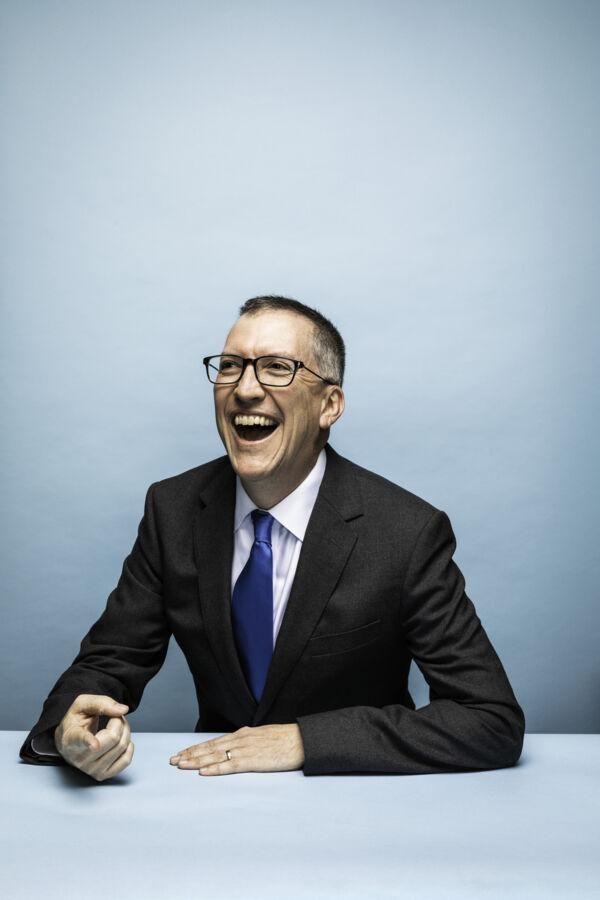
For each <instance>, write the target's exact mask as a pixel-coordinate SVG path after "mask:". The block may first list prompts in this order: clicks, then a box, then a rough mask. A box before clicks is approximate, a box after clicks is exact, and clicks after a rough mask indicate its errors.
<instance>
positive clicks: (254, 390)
mask: <svg viewBox="0 0 600 900" xmlns="http://www.w3.org/2000/svg"><path fill="white" fill-rule="evenodd" d="M235 394H236V396H237V397H238V398H239V399H240V400H255V399H256V398H257V397H259V398H261V397H264V395H265V392H264V390H263V386H262V384H261V383H260V381H258V380H257V378H256V375H255V373H254V366H253V365H251V364H250V363H249V364H248V365H247V366H246V367H245V368H244V373H243V375H242V377H241V378H240V380H239V381H238V383H237V384H236V386H235Z"/></svg>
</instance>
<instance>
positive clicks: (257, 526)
mask: <svg viewBox="0 0 600 900" xmlns="http://www.w3.org/2000/svg"><path fill="white" fill-rule="evenodd" d="M250 515H251V516H252V522H253V523H254V540H255V541H261V542H263V543H265V544H270V543H271V528H272V527H273V522H274V519H273V516H272V515H271V514H270V513H268V512H265V511H264V510H262V509H253V510H252V512H251V514H250Z"/></svg>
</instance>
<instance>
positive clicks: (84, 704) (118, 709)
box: [67, 694, 129, 717]
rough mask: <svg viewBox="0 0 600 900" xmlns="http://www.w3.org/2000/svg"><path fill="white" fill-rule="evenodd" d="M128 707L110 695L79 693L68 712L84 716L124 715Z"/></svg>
mask: <svg viewBox="0 0 600 900" xmlns="http://www.w3.org/2000/svg"><path fill="white" fill-rule="evenodd" d="M128 711H129V707H128V706H126V705H125V704H124V703H118V702H117V701H116V700H113V698H112V697H107V696H104V695H102V694H80V695H79V696H78V697H77V698H76V699H75V700H74V701H73V703H72V704H71V706H70V708H69V710H68V713H69V712H72V713H73V714H74V715H82V714H83V715H86V716H111V717H116V716H124V715H125V713H127V712H128ZM68 713H67V714H68Z"/></svg>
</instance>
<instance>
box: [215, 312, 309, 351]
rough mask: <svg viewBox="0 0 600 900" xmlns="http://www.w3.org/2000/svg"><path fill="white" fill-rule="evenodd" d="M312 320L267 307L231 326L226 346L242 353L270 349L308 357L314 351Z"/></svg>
mask: <svg viewBox="0 0 600 900" xmlns="http://www.w3.org/2000/svg"><path fill="white" fill-rule="evenodd" d="M312 331H313V325H312V322H311V321H310V320H309V319H307V318H305V317H304V316H299V315H296V313H293V312H288V311H286V310H281V311H273V310H265V311H264V312H259V313H254V314H252V313H246V315H243V316H240V318H239V319H238V320H237V322H236V323H235V324H234V326H233V328H232V329H231V330H230V332H229V334H228V335H227V339H226V341H225V347H224V349H225V350H227V352H229V353H239V354H240V356H252V357H254V356H262V355H265V354H269V353H278V354H282V355H288V356H293V357H294V358H299V359H302V358H305V357H307V355H308V354H309V352H310V346H311V337H312Z"/></svg>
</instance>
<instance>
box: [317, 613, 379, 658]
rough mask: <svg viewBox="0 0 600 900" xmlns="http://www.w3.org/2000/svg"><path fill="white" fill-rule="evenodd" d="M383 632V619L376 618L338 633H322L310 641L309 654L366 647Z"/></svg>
mask: <svg viewBox="0 0 600 900" xmlns="http://www.w3.org/2000/svg"><path fill="white" fill-rule="evenodd" d="M380 632H381V619H375V621H374V622H369V623H368V624H367V625H361V626H360V627H359V628H352V629H350V631H340V632H337V633H336V634H321V635H319V636H318V637H314V638H311V639H310V641H309V642H308V654H309V656H332V655H334V654H336V653H347V652H348V651H349V650H356V649H357V648H358V647H365V646H366V645H367V644H372V643H373V641H376V640H377V638H378V637H379V634H380Z"/></svg>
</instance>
